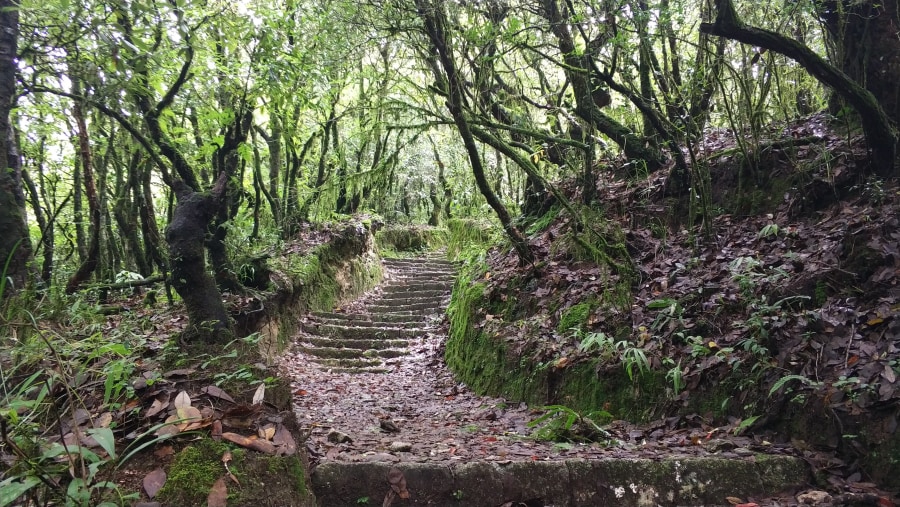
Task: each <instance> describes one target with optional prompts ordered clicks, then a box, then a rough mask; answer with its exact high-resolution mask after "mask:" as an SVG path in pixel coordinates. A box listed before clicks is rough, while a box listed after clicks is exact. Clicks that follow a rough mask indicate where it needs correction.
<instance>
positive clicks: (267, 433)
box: [256, 424, 275, 440]
mask: <svg viewBox="0 0 900 507" xmlns="http://www.w3.org/2000/svg"><path fill="white" fill-rule="evenodd" d="M256 434H257V435H259V438H262V439H264V440H272V437H274V436H275V425H274V424H267V425H265V426H263V427H262V428H259V429H258V430H256Z"/></svg>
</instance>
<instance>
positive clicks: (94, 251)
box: [66, 78, 101, 294]
mask: <svg viewBox="0 0 900 507" xmlns="http://www.w3.org/2000/svg"><path fill="white" fill-rule="evenodd" d="M72 90H73V92H74V93H75V94H80V93H81V91H80V87H79V84H78V81H77V80H76V79H75V78H72ZM72 116H73V117H74V119H75V128H76V132H75V135H76V136H77V137H78V158H79V160H80V161H81V178H82V181H83V182H84V194H85V196H86V197H87V201H88V216H89V217H90V232H89V235H90V239H89V240H88V249H87V256H86V257H85V258H84V260H83V261H82V263H81V265H80V266H78V270H76V271H75V274H73V275H72V277H71V278H69V282H68V283H67V284H66V294H72V293H73V292H75V291H77V290H78V288H79V287H81V285H82V284H83V283H84V282H86V281H88V280H89V279H90V277H91V275H92V274H93V273H94V271H95V270H96V269H97V266H99V265H100V219H101V211H100V197H99V196H98V194H97V186H96V185H95V183H94V165H93V163H92V159H91V157H92V155H91V140H90V137H89V135H88V131H87V123H86V122H85V119H84V109H83V108H82V105H81V102H79V101H77V100H75V101H74V102H73V104H72Z"/></svg>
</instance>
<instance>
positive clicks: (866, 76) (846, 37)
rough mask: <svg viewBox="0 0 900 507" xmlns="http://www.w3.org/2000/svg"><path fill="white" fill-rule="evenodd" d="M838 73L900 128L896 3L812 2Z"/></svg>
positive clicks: (899, 41) (894, 0)
mask: <svg viewBox="0 0 900 507" xmlns="http://www.w3.org/2000/svg"><path fill="white" fill-rule="evenodd" d="M814 5H815V6H816V9H817V11H818V13H819V16H820V17H821V19H822V21H824V25H825V28H826V29H827V32H828V36H829V38H830V39H831V40H832V42H833V43H834V46H835V48H837V55H836V57H837V59H838V61H839V62H840V66H841V70H843V71H844V73H845V74H847V75H848V76H849V77H850V79H852V80H854V81H856V82H857V83H860V84H862V85H863V86H865V87H866V89H867V90H869V92H871V93H872V95H874V96H875V99H876V100H877V101H878V104H880V105H881V108H882V109H884V112H885V113H886V114H887V115H888V117H889V118H891V119H892V120H893V121H894V124H895V125H897V124H900V86H898V85H897V83H898V82H900V5H898V2H897V0H886V1H874V0H863V1H860V0H854V1H848V0H826V1H822V2H816V3H815V4H814Z"/></svg>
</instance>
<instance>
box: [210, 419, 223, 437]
mask: <svg viewBox="0 0 900 507" xmlns="http://www.w3.org/2000/svg"><path fill="white" fill-rule="evenodd" d="M211 436H212V439H213V440H215V441H216V442H220V441H221V440H222V421H219V420H215V421H213V423H212V435H211Z"/></svg>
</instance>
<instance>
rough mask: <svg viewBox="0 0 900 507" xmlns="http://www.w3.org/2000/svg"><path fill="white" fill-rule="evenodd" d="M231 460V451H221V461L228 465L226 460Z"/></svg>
mask: <svg viewBox="0 0 900 507" xmlns="http://www.w3.org/2000/svg"><path fill="white" fill-rule="evenodd" d="M229 461H231V451H225V452H224V453H222V463H225V465H228V462H229Z"/></svg>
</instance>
